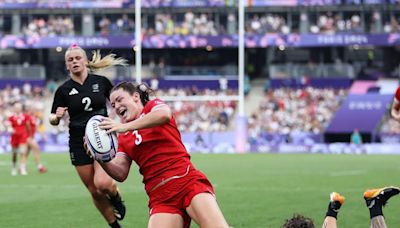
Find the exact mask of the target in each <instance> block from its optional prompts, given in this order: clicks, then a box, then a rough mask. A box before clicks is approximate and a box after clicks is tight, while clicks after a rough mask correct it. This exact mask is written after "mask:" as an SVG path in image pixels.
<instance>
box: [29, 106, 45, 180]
mask: <svg viewBox="0 0 400 228" xmlns="http://www.w3.org/2000/svg"><path fill="white" fill-rule="evenodd" d="M27 106H29V105H28V104H25V110H26V112H25V114H26V115H27V117H28V123H29V125H30V129H29V130H30V131H29V137H28V140H27V147H28V148H27V156H28V155H29V152H30V151H31V150H32V152H33V156H34V159H35V163H36V165H37V169H38V172H39V173H45V172H47V169H46V167H44V165H43V164H42V162H41V161H40V147H39V144H38V142H37V141H36V139H35V134H36V124H37V120H38V119H37V117H36V114H35V113H34V112H33V107H27Z"/></svg>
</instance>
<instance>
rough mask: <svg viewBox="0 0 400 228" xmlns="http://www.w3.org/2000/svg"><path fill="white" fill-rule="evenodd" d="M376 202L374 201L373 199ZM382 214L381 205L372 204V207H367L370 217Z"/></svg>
mask: <svg viewBox="0 0 400 228" xmlns="http://www.w3.org/2000/svg"><path fill="white" fill-rule="evenodd" d="M375 202H376V201H375ZM379 215H382V216H383V212H382V205H378V204H377V205H374V206H373V207H371V208H369V217H370V218H371V219H372V218H373V217H376V216H379Z"/></svg>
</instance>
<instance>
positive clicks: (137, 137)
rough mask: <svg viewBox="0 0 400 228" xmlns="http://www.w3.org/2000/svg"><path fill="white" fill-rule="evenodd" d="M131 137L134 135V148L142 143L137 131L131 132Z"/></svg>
mask: <svg viewBox="0 0 400 228" xmlns="http://www.w3.org/2000/svg"><path fill="white" fill-rule="evenodd" d="M132 135H135V138H136V139H135V144H136V146H137V145H139V144H140V143H141V142H142V141H143V139H142V136H141V135H140V134H139V131H138V130H134V131H132Z"/></svg>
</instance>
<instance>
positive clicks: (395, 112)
mask: <svg viewBox="0 0 400 228" xmlns="http://www.w3.org/2000/svg"><path fill="white" fill-rule="evenodd" d="M391 114H392V117H393V119H395V120H397V121H400V87H398V88H397V90H396V94H395V95H394V98H393V103H392V108H391Z"/></svg>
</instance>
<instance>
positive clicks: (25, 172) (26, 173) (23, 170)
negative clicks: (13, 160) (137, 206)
mask: <svg viewBox="0 0 400 228" xmlns="http://www.w3.org/2000/svg"><path fill="white" fill-rule="evenodd" d="M20 172H21V175H24V176H25V175H28V172H27V171H26V169H21V170H20Z"/></svg>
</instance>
